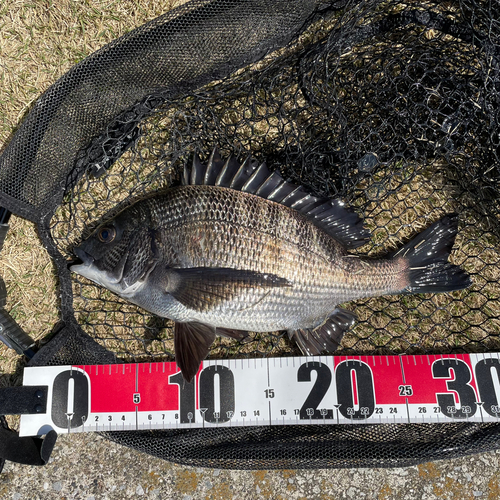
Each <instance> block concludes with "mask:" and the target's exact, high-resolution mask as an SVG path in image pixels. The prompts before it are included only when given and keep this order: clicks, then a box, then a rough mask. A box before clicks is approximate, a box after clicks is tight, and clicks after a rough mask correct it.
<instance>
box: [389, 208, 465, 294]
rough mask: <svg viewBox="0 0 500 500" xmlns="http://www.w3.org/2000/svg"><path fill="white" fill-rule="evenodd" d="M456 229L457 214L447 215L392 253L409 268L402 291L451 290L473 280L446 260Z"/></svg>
mask: <svg viewBox="0 0 500 500" xmlns="http://www.w3.org/2000/svg"><path fill="white" fill-rule="evenodd" d="M457 230H458V215H457V214H449V215H446V216H445V217H443V218H442V219H441V220H439V221H438V222H436V223H435V224H433V225H432V226H430V227H429V228H428V229H426V230H425V231H423V232H422V233H420V234H419V235H418V236H416V237H415V238H414V239H413V240H411V241H410V242H409V243H407V244H406V245H405V246H404V247H403V248H401V249H400V250H398V251H397V252H396V253H395V254H393V255H392V258H393V259H398V260H399V261H400V263H401V264H402V265H403V266H404V267H405V268H406V269H407V270H408V275H407V279H408V281H407V282H408V285H407V286H406V288H405V289H404V290H402V292H403V293H408V294H410V293H428V292H430V293H434V292H451V291H453V290H462V289H464V288H467V287H469V286H470V285H471V284H472V281H471V279H470V276H469V275H468V274H467V273H466V272H465V271H464V270H463V269H461V268H460V267H458V266H455V265H453V264H450V263H449V262H448V257H449V256H450V253H451V249H452V247H453V243H454V242H455V237H456V235H457Z"/></svg>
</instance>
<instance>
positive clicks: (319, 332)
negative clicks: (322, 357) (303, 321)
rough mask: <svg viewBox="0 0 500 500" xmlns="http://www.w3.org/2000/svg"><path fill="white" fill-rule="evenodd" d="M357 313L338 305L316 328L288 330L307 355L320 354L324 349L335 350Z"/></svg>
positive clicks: (289, 334)
mask: <svg viewBox="0 0 500 500" xmlns="http://www.w3.org/2000/svg"><path fill="white" fill-rule="evenodd" d="M355 320H356V315H355V314H354V313H352V312H350V311H347V310H346V309H342V308H341V307H338V308H337V309H335V310H334V311H333V313H332V314H331V315H330V316H328V318H327V319H326V320H325V321H324V322H323V323H322V324H321V325H319V326H318V327H316V328H314V329H299V330H291V331H289V332H288V336H289V337H290V339H292V338H293V339H294V340H295V342H297V345H298V346H299V348H300V350H301V351H302V353H303V354H304V355H306V356H318V355H319V354H321V353H322V352H324V351H327V352H334V351H335V350H336V349H337V348H338V346H339V345H340V342H341V340H342V337H343V336H344V333H345V332H346V331H347V330H348V329H349V328H350V327H351V326H352V325H353V324H354V321H355Z"/></svg>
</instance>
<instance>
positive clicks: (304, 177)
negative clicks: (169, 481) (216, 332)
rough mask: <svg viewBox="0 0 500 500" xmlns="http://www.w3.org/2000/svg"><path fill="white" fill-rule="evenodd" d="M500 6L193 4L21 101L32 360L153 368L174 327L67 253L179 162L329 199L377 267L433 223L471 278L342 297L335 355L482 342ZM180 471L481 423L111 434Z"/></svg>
mask: <svg viewBox="0 0 500 500" xmlns="http://www.w3.org/2000/svg"><path fill="white" fill-rule="evenodd" d="M499 7H500V6H499V5H498V4H497V3H494V4H493V3H491V2H489V3H488V2H479V1H476V2H473V1H470V2H466V1H460V2H444V3H442V2H404V3H403V2H397V1H383V2H380V1H366V2H355V1H352V2H330V3H329V2H313V1H306V0H303V1H293V2H290V1H286V2H280V1H272V2H265V1H237V0H233V1H230V0H219V1H209V0H207V1H200V0H198V1H195V2H190V3H188V4H186V5H185V6H183V7H181V8H179V9H177V10H175V11H173V12H172V13H170V14H168V15H166V16H163V17H161V18H158V19H157V20H155V21H153V22H151V23H149V24H147V25H145V26H143V27H141V28H139V29H138V30H135V31H133V32H131V33H129V34H128V35H126V36H125V37H124V38H121V39H119V40H117V41H116V42H114V43H113V44H110V45H109V46H107V47H105V48H104V49H102V50H101V51H99V52H97V53H95V54H94V55H93V56H91V57H90V58H88V59H86V60H84V61H83V62H82V63H81V64H80V65H78V66H76V67H75V68H73V70H71V71H70V72H69V73H68V74H66V75H65V76H64V77H63V78H62V79H61V80H59V81H58V82H57V83H56V84H55V85H54V86H53V87H51V89H49V91H48V92H47V93H46V94H44V96H42V98H41V99H40V100H39V101H38V103H37V105H36V106H35V108H34V110H33V111H32V112H31V114H30V115H29V116H28V118H27V119H26V121H25V122H24V123H23V124H22V126H21V127H20V129H19V131H18V133H17V134H16V136H15V137H14V139H13V141H12V142H11V144H10V145H9V147H8V148H7V149H6V150H5V152H4V154H3V156H2V157H1V158H0V167H1V168H0V202H2V203H3V204H4V205H5V206H6V207H7V208H9V209H10V210H12V211H13V212H14V213H17V214H20V215H23V216H25V217H27V218H30V219H31V220H34V221H36V222H37V223H38V224H39V229H40V235H41V237H42V240H43V241H44V243H45V245H46V246H47V248H48V250H49V252H50V254H51V255H52V256H53V257H54V260H55V263H56V266H57V269H58V273H59V279H60V287H61V292H62V297H61V301H62V316H63V320H64V321H65V323H66V327H65V328H64V329H63V330H62V332H60V333H59V334H58V335H57V336H56V337H55V339H54V340H52V341H51V342H50V343H49V344H48V345H47V346H46V347H45V348H44V349H43V350H42V351H40V353H39V354H38V355H37V357H36V358H35V361H34V362H35V363H37V364H42V365H43V364H58V363H69V362H73V363H76V362H78V363H81V362H86V363H99V362H109V361H113V360H114V359H116V358H115V356H116V357H117V358H118V359H123V360H127V361H159V360H172V359H173V356H174V353H173V340H172V325H171V324H170V322H169V321H168V320H164V319H161V318H158V317H155V316H153V315H150V314H147V313H145V312H144V311H143V310H141V309H139V308H137V307H135V306H133V305H131V304H129V303H127V302H125V301H123V300H122V299H120V298H118V297H116V296H115V295H113V294H112V293H110V292H108V291H106V290H104V289H102V288H100V287H97V286H95V285H93V284H92V283H91V282H90V281H87V280H85V279H84V278H77V277H75V276H70V274H69V271H68V269H67V264H66V259H67V258H69V257H71V256H72V248H73V246H74V245H75V244H76V243H78V242H80V241H81V240H82V238H84V237H85V236H86V235H88V234H89V232H90V231H91V230H92V229H93V228H95V227H96V224H98V222H99V220H101V219H102V217H103V216H104V215H105V214H106V213H108V212H109V211H110V210H115V209H116V207H119V206H123V204H127V203H129V202H130V201H131V200H135V199H137V198H139V197H141V196H143V195H144V194H146V193H148V192H150V191H152V190H155V189H159V188H162V187H167V186H170V185H173V184H175V183H177V182H179V177H180V172H181V171H182V168H183V166H184V164H185V163H186V162H190V161H191V160H192V156H193V154H194V153H195V152H196V153H198V154H200V156H201V157H202V158H204V159H206V158H207V157H208V155H209V154H210V152H211V151H212V149H213V148H214V147H215V146H217V147H218V148H219V150H220V151H221V153H222V155H223V156H229V155H231V154H234V155H237V156H240V157H244V156H246V155H247V154H248V153H249V152H251V154H252V155H253V156H254V157H255V158H257V159H259V160H264V159H265V160H266V162H267V164H268V166H269V167H270V169H271V170H273V169H279V170H280V171H281V173H282V174H283V176H284V177H285V178H287V179H290V180H292V181H293V182H294V183H296V184H302V185H304V186H306V187H308V188H309V189H311V190H312V191H313V192H315V193H317V194H319V195H323V196H329V197H341V198H342V199H343V200H344V201H345V202H346V203H347V204H348V205H350V206H352V207H354V208H355V209H356V210H357V211H358V212H359V213H360V214H361V215H362V216H363V218H364V220H365V221H366V227H368V228H369V229H370V230H371V232H372V238H371V240H370V243H369V244H368V245H365V246H364V247H362V248H360V249H359V250H358V251H359V253H362V254H365V255H372V256H379V255H384V254H386V253H387V252H389V251H392V250H394V249H395V248H397V247H399V246H401V243H402V242H403V241H407V240H408V239H409V238H410V237H411V236H414V235H415V234H416V233H418V232H419V231H420V230H421V229H423V228H424V227H428V226H429V225H430V224H431V223H432V222H434V221H436V220H438V219H439V218H440V217H441V216H442V215H444V214H446V213H450V212H458V213H459V214H460V226H459V233H458V237H457V240H456V244H455V247H454V251H453V253H452V255H451V261H452V262H453V263H455V264H459V265H460V266H462V267H463V268H464V269H465V270H467V271H468V272H469V273H470V274H471V276H472V279H473V282H474V285H473V286H472V287H471V288H469V289H468V290H464V291H460V292H453V293H449V294H436V295H432V294H426V295H414V296H404V297H401V296H390V297H381V298H375V299H364V300H360V301H358V302H356V303H354V304H351V305H352V306H353V308H355V310H356V314H357V315H358V318H359V321H358V322H357V323H356V325H355V327H354V328H352V329H351V330H350V331H349V332H348V333H347V334H346V335H345V337H344V339H343V341H342V345H341V347H340V349H339V351H338V353H339V354H428V353H457V352H487V351H495V350H498V348H499V347H500V343H499V341H498V334H499V333H500V285H499V278H500V250H499V238H500V208H499V199H500V166H499V165H500V164H499V149H498V148H499V145H500V120H499V116H498V112H499V111H498V110H499V109H500V108H499V97H498V96H499V93H498V90H500V89H499V87H500V76H499V70H500V66H499V64H500V45H499V43H500V25H499V20H498V16H499V14H498V12H500V10H499ZM295 354H299V351H298V350H297V348H296V347H295V345H294V344H293V343H291V342H290V341H289V340H288V338H287V337H284V336H283V335H282V334H280V333H274V334H254V335H253V336H252V339H251V341H250V342H248V343H245V344H238V343H237V342H236V341H229V340H227V339H220V338H218V339H217V340H216V342H215V343H214V345H213V347H212V350H211V352H210V357H211V358H214V359H218V358H227V357H259V356H271V355H272V356H285V355H295ZM108 435H109V436H110V437H111V438H112V439H115V440H117V441H119V442H121V443H124V444H126V445H129V446H133V447H135V448H138V449H141V450H143V451H146V452H148V453H151V454H155V455H158V456H161V457H163V458H166V459H170V460H175V461H177V462H182V463H189V464H191V465H202V466H210V465H211V466H217V467H232V468H237V467H238V468H259V467H262V468H265V467H267V468H271V467H275V468H276V467H286V468H295V467H349V466H351V467H354V466H359V467H361V466H396V465H399V466H401V465H408V464H411V463H417V462H421V461H425V460H431V459H437V458H448V457H451V456H457V455H463V454H467V453H472V452H477V451H486V450H490V449H495V448H497V447H498V444H499V442H500V427H499V426H498V425H496V424H466V423H464V424H440V425H433V426H429V425H399V426H393V425H383V426H372V425H369V426H368V425H363V426H293V427H289V428H288V427H287V428H276V429H275V428H270V429H262V428H258V429H257V428H243V429H202V430H189V431H170V432H160V431H156V432H135V433H110V434H108Z"/></svg>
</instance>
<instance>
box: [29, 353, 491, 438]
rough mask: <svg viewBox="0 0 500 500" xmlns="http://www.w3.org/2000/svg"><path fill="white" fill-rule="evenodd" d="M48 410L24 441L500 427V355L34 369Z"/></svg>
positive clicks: (32, 418)
mask: <svg viewBox="0 0 500 500" xmlns="http://www.w3.org/2000/svg"><path fill="white" fill-rule="evenodd" d="M24 385H25V386H30V385H31V386H40V385H46V386H48V394H47V409H46V413H41V414H34V415H22V416H21V427H20V435H21V436H32V435H41V434H45V433H46V432H47V431H48V430H50V429H54V430H55V431H57V432H58V433H62V432H89V431H121V430H126V431H130V430H146V429H182V428H195V427H210V426H219V427H222V426H227V427H231V426H253V425H293V424H309V423H310V424H365V423H370V424H385V423H391V424H393V423H409V422H411V423H425V422H429V423H432V422H456V421H470V422H497V421H500V353H488V354H457V355H428V356H317V357H307V358H306V357H293V358H264V359H241V360H205V361H204V362H203V364H202V366H201V367H200V370H199V372H198V374H197V375H196V377H195V379H194V380H193V382H192V383H190V384H187V383H186V382H185V381H184V379H183V378H182V375H181V373H180V370H179V369H178V367H177V365H176V364H175V363H137V364H113V365H92V366H50V367H33V368H26V369H25V370H24Z"/></svg>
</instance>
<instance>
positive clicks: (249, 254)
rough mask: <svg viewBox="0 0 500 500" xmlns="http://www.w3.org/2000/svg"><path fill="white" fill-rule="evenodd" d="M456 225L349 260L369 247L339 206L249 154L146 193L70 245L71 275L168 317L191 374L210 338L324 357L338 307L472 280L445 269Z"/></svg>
mask: <svg viewBox="0 0 500 500" xmlns="http://www.w3.org/2000/svg"><path fill="white" fill-rule="evenodd" d="M457 223H458V217H457V215H456V214H452V215H447V216H445V217H443V218H442V219H441V220H440V221H438V222H436V223H435V224H433V225H432V226H430V227H429V228H428V229H426V230H425V231H424V232H423V233H421V234H420V235H418V236H417V237H416V238H415V239H414V240H412V241H410V243H408V244H407V245H406V246H405V247H403V248H402V249H401V250H399V251H398V252H396V253H395V254H394V255H391V256H388V258H386V259H382V260H374V259H368V258H359V257H355V256H353V255H349V254H348V252H347V250H348V249H352V248H355V247H357V246H360V245H362V244H364V243H366V242H367V241H368V238H369V233H368V232H367V231H366V230H365V229H364V228H363V225H362V222H361V220H360V219H359V217H358V216H357V215H356V214H354V213H353V212H350V211H348V210H346V209H345V208H344V206H343V203H342V202H341V201H339V200H328V199H321V198H317V197H315V196H312V195H310V194H308V193H307V192H306V190H305V189H304V188H302V187H300V186H295V185H293V184H290V183H288V182H286V181H285V180H284V179H283V178H282V177H281V175H280V174H279V173H278V172H274V173H272V174H271V173H270V172H269V170H268V169H267V167H266V165H265V164H261V165H259V164H258V163H257V162H255V161H254V160H251V159H250V158H249V159H247V160H246V161H245V162H243V164H241V165H240V164H239V163H238V161H237V160H236V159H235V158H230V159H229V160H228V161H227V162H223V161H222V160H221V158H220V156H219V154H218V152H217V151H216V150H214V152H213V153H212V155H211V157H210V159H209V161H208V164H207V166H204V165H202V163H201V162H200V160H199V159H198V158H197V157H195V159H194V161H193V166H192V168H191V169H190V170H188V169H186V171H185V172H184V185H183V186H179V187H174V188H171V189H169V190H167V191H164V192H162V193H155V194H153V195H151V196H150V197H148V198H145V199H142V200H140V201H138V202H137V203H135V204H134V205H132V206H130V207H128V208H126V209H125V210H123V211H122V212H121V213H120V214H119V215H117V216H116V217H114V218H113V219H111V220H109V221H107V222H105V223H104V224H103V225H101V226H100V227H99V228H98V229H97V230H96V231H95V232H94V233H93V234H92V236H90V237H89V238H88V239H87V240H85V241H84V242H83V243H82V244H81V245H80V246H79V247H77V248H75V250H74V251H75V254H76V255H77V256H78V257H79V258H80V259H81V260H82V263H81V264H78V265H73V266H72V267H71V270H72V271H74V272H75V273H78V274H80V275H82V276H85V277H87V278H89V279H90V280H92V281H94V282H96V283H98V284H100V285H102V286H104V287H106V288H107V289H109V290H111V291H112V292H114V293H116V294H118V295H119V296H121V297H123V298H125V299H127V300H129V301H130V302H133V303H134V304H137V305H138V306H140V307H142V308H144V309H146V310H147V311H150V312H152V313H154V314H157V315H159V316H162V317H165V318H170V319H172V320H174V321H175V353H176V361H177V364H178V365H179V367H180V368H181V370H182V373H183V375H184V377H185V378H186V380H188V381H190V380H191V379H192V378H193V377H194V375H195V374H196V372H197V370H198V368H199V365H200V362H201V361H202V360H203V359H204V358H205V357H206V355H207V354H208V350H209V348H210V345H211V344H212V342H213V341H214V338H215V335H216V334H219V335H224V336H229V337H233V338H237V339H243V338H244V337H245V336H246V335H247V332H248V331H252V332H272V331H277V330H287V331H288V333H289V335H290V337H291V338H294V339H295V341H296V342H297V343H298V345H299V346H300V349H301V350H302V352H303V353H304V354H307V355H316V354H320V353H321V352H323V351H329V352H332V351H334V350H335V349H336V347H337V346H338V345H339V342H340V341H341V338H342V335H343V333H344V332H345V331H346V330H347V329H348V328H349V327H350V326H351V325H352V324H353V323H354V320H355V315H354V314H353V313H351V312H349V311H346V310H345V309H341V308H339V307H338V305H339V304H342V303H344V302H348V301H350V300H354V299H359V298H361V297H372V296H378V295H386V294H400V293H406V294H408V293H421V292H448V291H452V290H460V289H462V288H466V287H468V286H469V285H470V284H471V281H470V278H469V276H468V275H467V274H466V273H465V272H464V271H463V270H461V269H460V268H459V267H457V266H454V265H452V264H449V263H448V262H447V260H448V256H449V254H450V252H451V248H452V246H453V242H454V240H455V235H456V233H457Z"/></svg>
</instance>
